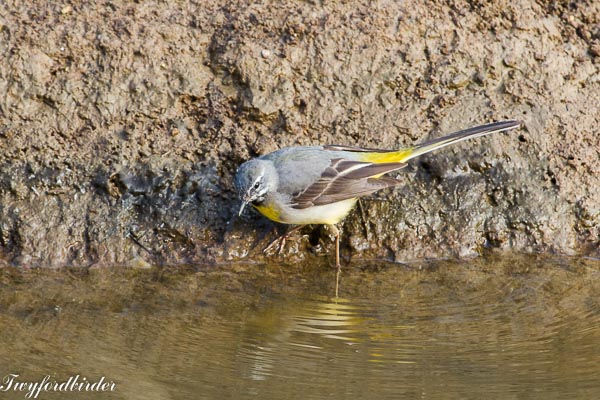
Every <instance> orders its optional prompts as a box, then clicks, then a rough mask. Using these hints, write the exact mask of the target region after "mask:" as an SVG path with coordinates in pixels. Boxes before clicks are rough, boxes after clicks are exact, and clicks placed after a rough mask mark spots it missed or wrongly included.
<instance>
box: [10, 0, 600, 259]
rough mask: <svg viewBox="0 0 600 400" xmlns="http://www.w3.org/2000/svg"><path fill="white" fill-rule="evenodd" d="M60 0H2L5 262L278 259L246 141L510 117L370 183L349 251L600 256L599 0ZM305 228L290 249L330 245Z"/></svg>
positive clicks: (346, 139) (264, 143)
mask: <svg viewBox="0 0 600 400" xmlns="http://www.w3.org/2000/svg"><path fill="white" fill-rule="evenodd" d="M54 3H55V2H43V1H37V2H36V1H34V2H23V1H11V0H8V1H5V2H4V4H3V6H2V7H0V57H1V59H2V62H1V63H0V95H1V96H0V259H1V260H3V261H2V262H0V264H1V263H11V264H16V265H21V266H45V267H56V266H63V265H81V266H87V265H94V264H96V265H113V264H128V265H137V266H145V265H147V263H169V264H171V263H182V262H200V263H204V262H223V261H228V260H236V259H246V260H259V259H261V258H263V257H264V256H263V254H262V251H261V249H262V247H264V245H265V244H266V243H267V241H268V240H269V239H270V238H272V237H273V235H274V232H273V225H272V224H271V223H270V222H267V221H265V219H264V218H262V217H259V216H257V215H255V214H252V213H248V214H246V215H245V216H244V217H243V218H238V217H237V216H236V215H237V208H238V202H237V200H236V196H235V193H234V192H233V190H232V176H233V174H234V173H235V169H236V167H237V165H239V164H240V163H241V162H243V161H245V160H246V159H248V158H250V157H253V156H256V155H259V154H263V153H266V152H269V151H272V150H275V149H277V148H279V147H282V146H287V145H295V144H324V143H336V144H346V145H361V146H369V147H380V148H393V147H401V146H404V145H408V144H412V143H415V142H418V141H420V140H424V139H427V138H431V137H435V136H440V135H442V134H445V133H449V132H451V131H453V130H457V129H461V128H464V127H468V126H473V125H477V124H480V123H484V122H488V121H492V120H501V119H506V118H517V119H520V120H522V121H523V123H524V127H523V128H522V129H521V130H520V131H516V132H515V131H513V132H510V133H507V134H499V135H495V136H493V137H487V138H483V139H478V140H475V141H472V142H469V143H468V144H466V143H465V144H461V145H457V146H454V147H452V148H449V149H445V150H441V151H440V152H437V153H433V154H430V155H427V156H424V157H422V158H421V159H420V160H415V161H413V162H412V163H411V166H410V167H409V168H408V169H406V170H404V171H403V172H402V173H400V176H402V177H403V179H404V180H405V185H404V186H401V187H400V188H399V189H396V190H394V191H385V192H382V193H380V194H378V195H377V196H374V197H371V198H368V199H365V200H364V201H362V203H361V205H360V207H358V208H357V209H356V210H355V212H353V213H352V214H351V216H350V217H349V218H348V219H347V220H346V222H345V224H344V225H343V232H344V237H343V253H344V255H345V256H354V257H359V258H370V257H386V258H391V259H394V260H400V261H401V260H410V259H421V258H429V257H463V256H472V255H477V254H480V253H482V252H485V251H486V249H495V248H499V249H511V250H515V251H524V252H555V253H566V254H584V255H591V256H595V257H598V256H600V250H599V247H600V243H599V236H600V155H599V154H600V139H599V137H600V128H599V126H600V68H599V66H600V3H599V2H597V1H591V0H590V1H581V2H566V1H563V2H549V3H548V4H544V3H542V4H540V3H539V2H534V1H528V0H522V1H520V0H517V1H500V2H493V4H492V3H487V2H463V1H447V2H445V1H435V2H421V3H414V2H394V1H382V2H378V3H373V2H368V1H361V2H334V3H333V4H330V3H329V2H323V3H321V2H319V1H305V2H294V1H262V2H255V1H252V2H244V1H238V2H231V1H223V2H220V4H214V2H208V1H199V2H189V3H188V2H185V3H177V4H175V2H152V1H144V2H141V3H140V4H138V3H134V2H119V1H101V2H86V3H82V2H71V3H68V2H60V3H59V2H56V4H54ZM305 233H307V234H308V236H307V237H306V238H302V239H299V240H296V241H292V242H290V243H289V244H288V246H287V247H286V248H285V250H284V253H283V254H282V255H281V257H282V259H285V260H288V261H293V260H299V259H303V258H306V257H313V254H318V255H322V254H326V252H327V250H328V249H329V238H328V236H327V233H326V232H325V231H323V230H321V229H312V228H306V231H305ZM311 250H312V251H311ZM275 259H278V258H275Z"/></svg>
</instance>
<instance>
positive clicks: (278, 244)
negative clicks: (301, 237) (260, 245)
mask: <svg viewBox="0 0 600 400" xmlns="http://www.w3.org/2000/svg"><path fill="white" fill-rule="evenodd" d="M303 226H304V225H299V226H296V227H294V228H292V229H290V230H289V231H287V232H286V233H284V234H283V235H281V236H279V237H278V238H276V239H275V240H273V241H272V242H271V243H269V244H268V245H267V247H265V249H264V250H263V253H264V254H269V253H271V252H272V251H273V250H275V249H277V252H276V253H277V254H281V253H282V252H283V249H284V247H285V243H286V242H287V239H288V238H289V237H290V236H291V234H292V233H294V232H296V231H297V230H299V229H300V228H302V227H303Z"/></svg>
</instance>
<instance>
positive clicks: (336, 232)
mask: <svg viewBox="0 0 600 400" xmlns="http://www.w3.org/2000/svg"><path fill="white" fill-rule="evenodd" d="M329 229H330V230H331V232H332V233H333V235H334V236H335V267H336V268H337V271H336V273H335V297H338V292H339V286H340V271H341V270H342V265H341V264H340V230H339V229H338V227H337V226H335V225H333V224H332V225H329Z"/></svg>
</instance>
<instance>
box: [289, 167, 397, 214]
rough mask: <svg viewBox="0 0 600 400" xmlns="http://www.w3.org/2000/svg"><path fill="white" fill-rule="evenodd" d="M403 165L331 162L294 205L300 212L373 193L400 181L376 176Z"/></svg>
mask: <svg viewBox="0 0 600 400" xmlns="http://www.w3.org/2000/svg"><path fill="white" fill-rule="evenodd" d="M405 165H406V164H404V163H379V164H375V163H366V162H360V161H350V160H344V159H341V158H336V159H334V160H331V164H330V165H329V167H327V168H326V169H325V171H323V173H322V174H321V178H320V179H319V180H317V181H316V182H315V183H313V184H312V185H310V186H309V187H307V188H306V190H304V191H303V192H301V193H299V194H298V195H296V196H294V197H293V198H292V201H291V206H292V207H293V208H297V209H303V208H308V207H312V206H318V205H325V204H331V203H335V202H338V201H342V200H347V199H351V198H354V197H359V196H364V195H367V194H371V193H373V192H376V191H378V190H381V189H385V188H387V187H391V186H395V185H397V184H398V183H400V182H399V181H397V180H396V179H393V178H388V177H381V178H374V176H378V175H382V174H386V173H388V172H391V171H395V170H398V169H400V168H402V167H404V166H405Z"/></svg>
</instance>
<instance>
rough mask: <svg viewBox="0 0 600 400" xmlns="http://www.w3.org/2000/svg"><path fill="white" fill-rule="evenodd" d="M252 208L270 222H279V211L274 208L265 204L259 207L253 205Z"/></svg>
mask: <svg viewBox="0 0 600 400" xmlns="http://www.w3.org/2000/svg"><path fill="white" fill-rule="evenodd" d="M252 207H254V208H256V209H257V210H258V212H260V213H261V214H262V215H264V216H265V217H267V218H269V219H270V220H271V221H275V222H281V221H280V220H279V211H277V210H276V209H275V207H273V206H271V205H267V204H265V205H260V206H255V205H254V204H252Z"/></svg>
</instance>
